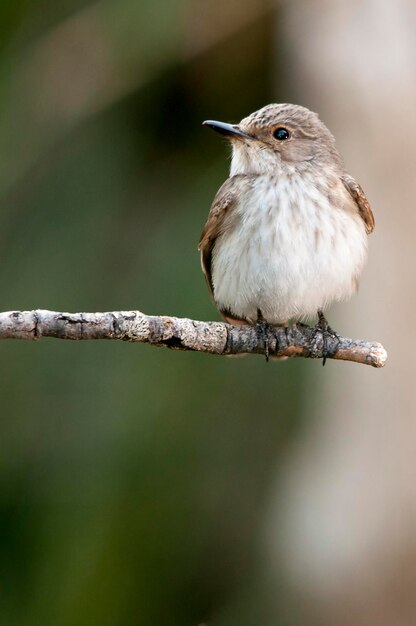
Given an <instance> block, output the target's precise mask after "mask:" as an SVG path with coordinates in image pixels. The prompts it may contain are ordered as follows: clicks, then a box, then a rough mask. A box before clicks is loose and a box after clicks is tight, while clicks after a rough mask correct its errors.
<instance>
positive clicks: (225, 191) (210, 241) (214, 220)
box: [198, 176, 239, 299]
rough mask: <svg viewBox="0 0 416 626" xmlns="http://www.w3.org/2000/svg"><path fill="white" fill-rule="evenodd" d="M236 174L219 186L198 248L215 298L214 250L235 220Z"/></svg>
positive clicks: (203, 268)
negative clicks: (213, 282)
mask: <svg viewBox="0 0 416 626" xmlns="http://www.w3.org/2000/svg"><path fill="white" fill-rule="evenodd" d="M238 178H239V177H237V176H234V177H232V178H228V179H227V180H226V181H225V183H224V184H223V185H222V187H220V188H219V190H218V192H217V195H216V196H215V198H214V202H213V203H212V206H211V209H210V212H209V214H208V219H207V223H206V224H205V227H204V230H203V231H202V233H201V237H200V238H199V244H198V250H199V251H200V252H201V265H202V271H203V272H204V274H205V278H206V281H207V284H208V288H209V290H210V293H211V297H212V299H214V289H213V284H212V270H211V265H212V251H213V248H214V245H215V241H216V239H217V237H219V235H221V234H222V233H224V232H225V231H226V230H227V229H228V228H229V227H230V226H231V225H232V222H233V219H232V217H233V214H234V213H235V212H234V210H233V209H235V207H236V203H237V194H238V188H239V184H238V180H236V179H238Z"/></svg>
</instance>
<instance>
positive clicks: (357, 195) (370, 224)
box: [341, 174, 375, 235]
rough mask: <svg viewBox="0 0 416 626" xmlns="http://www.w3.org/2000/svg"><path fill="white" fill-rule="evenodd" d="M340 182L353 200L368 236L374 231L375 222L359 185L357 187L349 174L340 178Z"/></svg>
mask: <svg viewBox="0 0 416 626" xmlns="http://www.w3.org/2000/svg"><path fill="white" fill-rule="evenodd" d="M341 180H342V182H343V183H344V186H345V188H346V189H347V191H349V193H350V194H351V196H352V198H353V199H354V200H355V202H356V204H357V207H358V212H359V214H360V216H361V217H362V220H363V222H364V224H365V229H366V231H367V234H368V235H369V234H370V233H372V232H373V230H374V226H375V221H374V215H373V212H372V210H371V208H370V204H369V202H368V200H367V197H366V195H365V193H364V191H363V189H362V187H361V185H359V184H358V183H357V181H356V180H355V179H354V178H353V177H352V176H350V175H349V174H345V175H344V176H341Z"/></svg>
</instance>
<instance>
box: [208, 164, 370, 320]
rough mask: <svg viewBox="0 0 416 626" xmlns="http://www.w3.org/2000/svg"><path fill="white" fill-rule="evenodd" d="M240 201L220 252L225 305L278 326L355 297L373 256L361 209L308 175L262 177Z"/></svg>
mask: <svg viewBox="0 0 416 626" xmlns="http://www.w3.org/2000/svg"><path fill="white" fill-rule="evenodd" d="M256 183H257V184H256V185H254V187H253V189H252V190H250V191H249V192H247V194H246V195H245V196H244V197H242V198H241V201H240V202H239V204H238V207H237V211H238V216H239V219H238V220H237V225H236V226H235V227H234V228H233V230H231V231H227V232H226V233H224V234H223V235H222V236H221V237H219V238H218V239H217V241H216V244H215V247H214V250H213V262H212V279H213V286H214V297H215V300H216V302H217V304H218V307H219V308H220V309H227V310H229V311H230V312H232V313H233V314H234V315H235V316H236V317H242V318H245V319H247V320H248V321H251V322H255V321H256V319H257V310H258V309H260V310H261V312H262V314H263V316H264V318H265V319H266V320H267V321H268V322H269V323H272V324H279V323H284V322H286V321H287V320H289V319H292V318H295V319H303V318H308V317H312V316H314V315H316V312H317V310H318V309H324V308H325V307H327V306H328V305H329V304H331V303H332V302H333V301H335V300H342V299H345V298H348V297H350V296H351V294H352V293H353V292H354V291H355V290H356V287H357V280H358V276H359V275H360V273H361V270H362V267H363V265H364V262H365V258H366V248H367V236H366V232H365V228H364V224H363V222H362V220H361V218H360V217H359V215H358V214H354V212H348V211H346V210H345V209H343V208H337V207H335V206H334V205H333V204H330V200H329V199H328V198H327V196H326V195H324V194H323V193H322V192H321V191H319V190H318V189H317V188H316V187H315V185H314V184H313V182H312V181H310V180H308V178H307V177H305V176H302V178H301V177H299V176H296V175H290V176H280V177H279V178H272V177H269V176H259V177H258V179H257V180H256Z"/></svg>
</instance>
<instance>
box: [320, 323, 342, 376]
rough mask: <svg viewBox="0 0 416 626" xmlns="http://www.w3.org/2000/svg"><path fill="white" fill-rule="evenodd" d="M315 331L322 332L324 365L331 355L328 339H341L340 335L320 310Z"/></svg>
mask: <svg viewBox="0 0 416 626" xmlns="http://www.w3.org/2000/svg"><path fill="white" fill-rule="evenodd" d="M315 333H321V334H322V357H323V358H322V365H325V363H326V360H327V358H328V356H329V350H328V339H336V340H337V341H339V340H340V337H339V335H338V333H336V332H335V331H334V330H332V328H331V327H330V325H329V324H328V320H327V319H326V317H325V315H324V314H323V312H322V311H318V323H317V324H316V326H315Z"/></svg>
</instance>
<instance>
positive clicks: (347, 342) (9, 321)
mask: <svg viewBox="0 0 416 626" xmlns="http://www.w3.org/2000/svg"><path fill="white" fill-rule="evenodd" d="M42 337H56V338H57V339H73V340H80V339H121V340H124V341H133V342H136V341H137V342H142V343H150V344H152V345H154V346H165V347H166V348H171V349H174V350H194V351H196V352H208V353H209V354H263V353H264V344H263V341H262V339H261V338H259V335H258V333H257V329H256V327H255V326H231V325H229V324H225V323H223V322H197V321H194V320H189V319H186V318H177V317H167V316H160V317H159V316H155V315H145V314H144V313H140V311H113V312H109V313H57V312H55V311H44V310H42V309H38V310H36V311H7V312H5V313H0V339H28V340H36V339H41V338H42ZM269 344H270V345H269V351H270V356H278V357H295V356H302V357H307V358H313V359H320V358H322V357H323V354H322V348H323V337H322V334H321V333H320V332H316V331H315V330H314V328H312V327H310V326H306V325H304V324H297V325H294V326H289V327H272V328H271V330H270V333H269ZM327 350H328V354H327V358H330V359H338V360H343V361H355V362H356V363H363V364H366V365H372V366H373V367H383V365H384V364H385V363H386V360H387V352H386V350H385V349H384V348H383V346H382V345H381V344H380V343H377V342H374V343H370V342H368V341H362V340H361V339H347V338H345V337H340V338H339V339H337V338H335V337H329V338H328V342H327Z"/></svg>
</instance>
